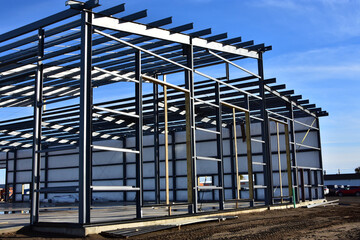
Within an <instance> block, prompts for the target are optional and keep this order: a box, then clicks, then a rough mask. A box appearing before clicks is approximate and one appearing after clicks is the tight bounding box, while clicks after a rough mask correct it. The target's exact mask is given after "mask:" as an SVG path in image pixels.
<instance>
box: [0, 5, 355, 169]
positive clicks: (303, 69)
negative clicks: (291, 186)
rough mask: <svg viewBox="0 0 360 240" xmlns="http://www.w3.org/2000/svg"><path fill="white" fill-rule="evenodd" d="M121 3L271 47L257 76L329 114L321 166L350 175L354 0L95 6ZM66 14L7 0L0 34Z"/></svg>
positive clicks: (51, 7) (0, 19) (0, 113)
mask: <svg viewBox="0 0 360 240" xmlns="http://www.w3.org/2000/svg"><path fill="white" fill-rule="evenodd" d="M122 2H125V3H126V9H127V13H133V12H136V11H140V10H143V9H148V10H149V11H148V15H149V17H148V18H147V19H148V20H146V22H150V21H153V20H157V19H160V18H164V17H168V16H173V22H174V23H173V25H174V26H175V25H180V24H185V23H189V22H194V26H195V29H196V30H201V29H204V28H208V27H211V28H212V30H213V34H217V33H223V32H228V34H229V37H238V36H242V37H243V40H244V41H247V40H255V43H266V44H267V45H272V46H273V50H272V51H270V52H267V53H266V54H265V55H264V61H265V62H264V67H265V76H266V77H276V78H277V80H278V82H279V83H285V84H286V85H287V88H288V89H295V93H296V94H302V95H303V97H304V98H305V99H310V102H311V103H316V104H317V106H320V107H322V108H323V109H324V110H327V111H328V112H329V113H330V116H329V117H324V118H321V120H320V124H321V131H322V132H321V134H322V136H321V137H322V147H323V161H324V168H325V169H326V170H327V172H336V171H337V169H341V171H342V172H353V171H354V168H355V167H357V166H359V165H360V157H359V156H360V124H359V119H360V108H359V107H358V104H359V103H360V93H359V91H360V80H359V77H358V76H360V58H359V55H360V27H359V26H360V1H353V0H257V1H252V0H243V1H239V0H181V1H178V0H173V1H168V0H167V1H166V0H151V1H150V0H131V1H130V0H129V1H119V0H100V3H101V4H102V5H103V7H102V8H106V7H111V6H114V5H116V4H119V3H122ZM66 8H67V7H65V1H63V0H51V1H43V0H42V1H40V0H32V1H25V0H12V1H7V2H6V4H4V5H3V6H2V14H1V15H0V23H1V24H0V33H4V32H6V31H9V30H11V29H14V28H16V27H19V26H22V25H24V24H27V23H29V22H32V21H35V20H38V19H40V18H43V17H46V16H48V15H50V14H54V13H56V12H59V11H61V10H65V9H66ZM144 22H145V21H144ZM27 111H29V113H31V110H27ZM20 112H21V113H23V112H24V110H23V109H13V110H11V111H7V112H4V111H3V110H0V118H4V113H6V116H7V117H8V116H17V115H18V114H19V113H20Z"/></svg>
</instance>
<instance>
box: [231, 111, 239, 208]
mask: <svg viewBox="0 0 360 240" xmlns="http://www.w3.org/2000/svg"><path fill="white" fill-rule="evenodd" d="M235 113H236V111H235V108H233V109H232V117H233V130H234V150H235V176H236V199H240V195H241V194H240V189H241V188H240V178H239V159H238V148H237V142H238V141H237V133H236V114H235ZM238 206H239V202H238V201H236V204H235V207H236V208H238Z"/></svg>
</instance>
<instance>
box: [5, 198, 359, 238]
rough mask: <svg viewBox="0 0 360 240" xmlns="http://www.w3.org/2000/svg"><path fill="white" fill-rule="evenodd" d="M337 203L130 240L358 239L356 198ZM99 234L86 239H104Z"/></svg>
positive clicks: (31, 234)
mask: <svg viewBox="0 0 360 240" xmlns="http://www.w3.org/2000/svg"><path fill="white" fill-rule="evenodd" d="M327 199H328V200H329V201H331V200H334V199H339V200H340V201H339V205H327V206H320V207H314V208H297V209H285V210H272V211H265V212H258V213H247V214H240V215H239V216H238V218H236V219H228V220H225V221H220V222H206V223H200V224H193V225H187V226H182V227H181V228H180V229H178V228H173V229H169V230H163V231H158V232H153V233H148V234H144V235H139V236H135V237H131V238H130V239H360V197H341V198H339V197H328V198H327ZM16 238H21V239H24V238H25V239H45V238H56V239H70V238H71V237H66V236H59V235H58V234H45V233H35V232H31V231H28V230H26V229H24V230H21V231H19V232H17V233H3V234H1V235H0V239H16ZM106 238H107V237H106V236H103V235H101V234H98V235H90V236H88V237H86V238H71V239H106Z"/></svg>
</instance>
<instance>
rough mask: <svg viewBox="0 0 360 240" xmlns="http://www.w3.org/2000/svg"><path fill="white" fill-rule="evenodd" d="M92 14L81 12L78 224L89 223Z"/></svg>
mask: <svg viewBox="0 0 360 240" xmlns="http://www.w3.org/2000/svg"><path fill="white" fill-rule="evenodd" d="M91 22H92V14H91V13H90V12H86V11H83V12H82V13H81V77H80V134H79V224H88V223H90V205H91V188H90V187H91V162H92V160H91V158H92V153H91V142H92V141H91V138H92V132H91V128H92V127H91V126H92V82H91V67H92V66H91V65H92V56H91V52H92V26H91Z"/></svg>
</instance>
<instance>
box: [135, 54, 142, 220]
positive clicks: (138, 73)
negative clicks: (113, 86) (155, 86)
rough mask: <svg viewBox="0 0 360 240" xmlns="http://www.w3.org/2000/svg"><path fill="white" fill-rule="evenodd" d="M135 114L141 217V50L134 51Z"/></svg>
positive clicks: (138, 196)
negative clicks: (136, 117) (135, 81)
mask: <svg viewBox="0 0 360 240" xmlns="http://www.w3.org/2000/svg"><path fill="white" fill-rule="evenodd" d="M135 79H136V80H138V81H139V82H138V83H135V114H136V115H138V116H139V118H138V119H137V122H136V127H135V128H136V133H135V135H136V137H135V138H136V140H135V142H136V143H135V145H136V146H135V147H136V150H137V151H139V153H138V154H136V187H137V188H139V189H140V190H139V191H137V192H136V218H142V209H141V207H142V206H143V171H142V168H143V129H142V128H143V111H142V78H141V51H140V50H137V51H136V52H135Z"/></svg>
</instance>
